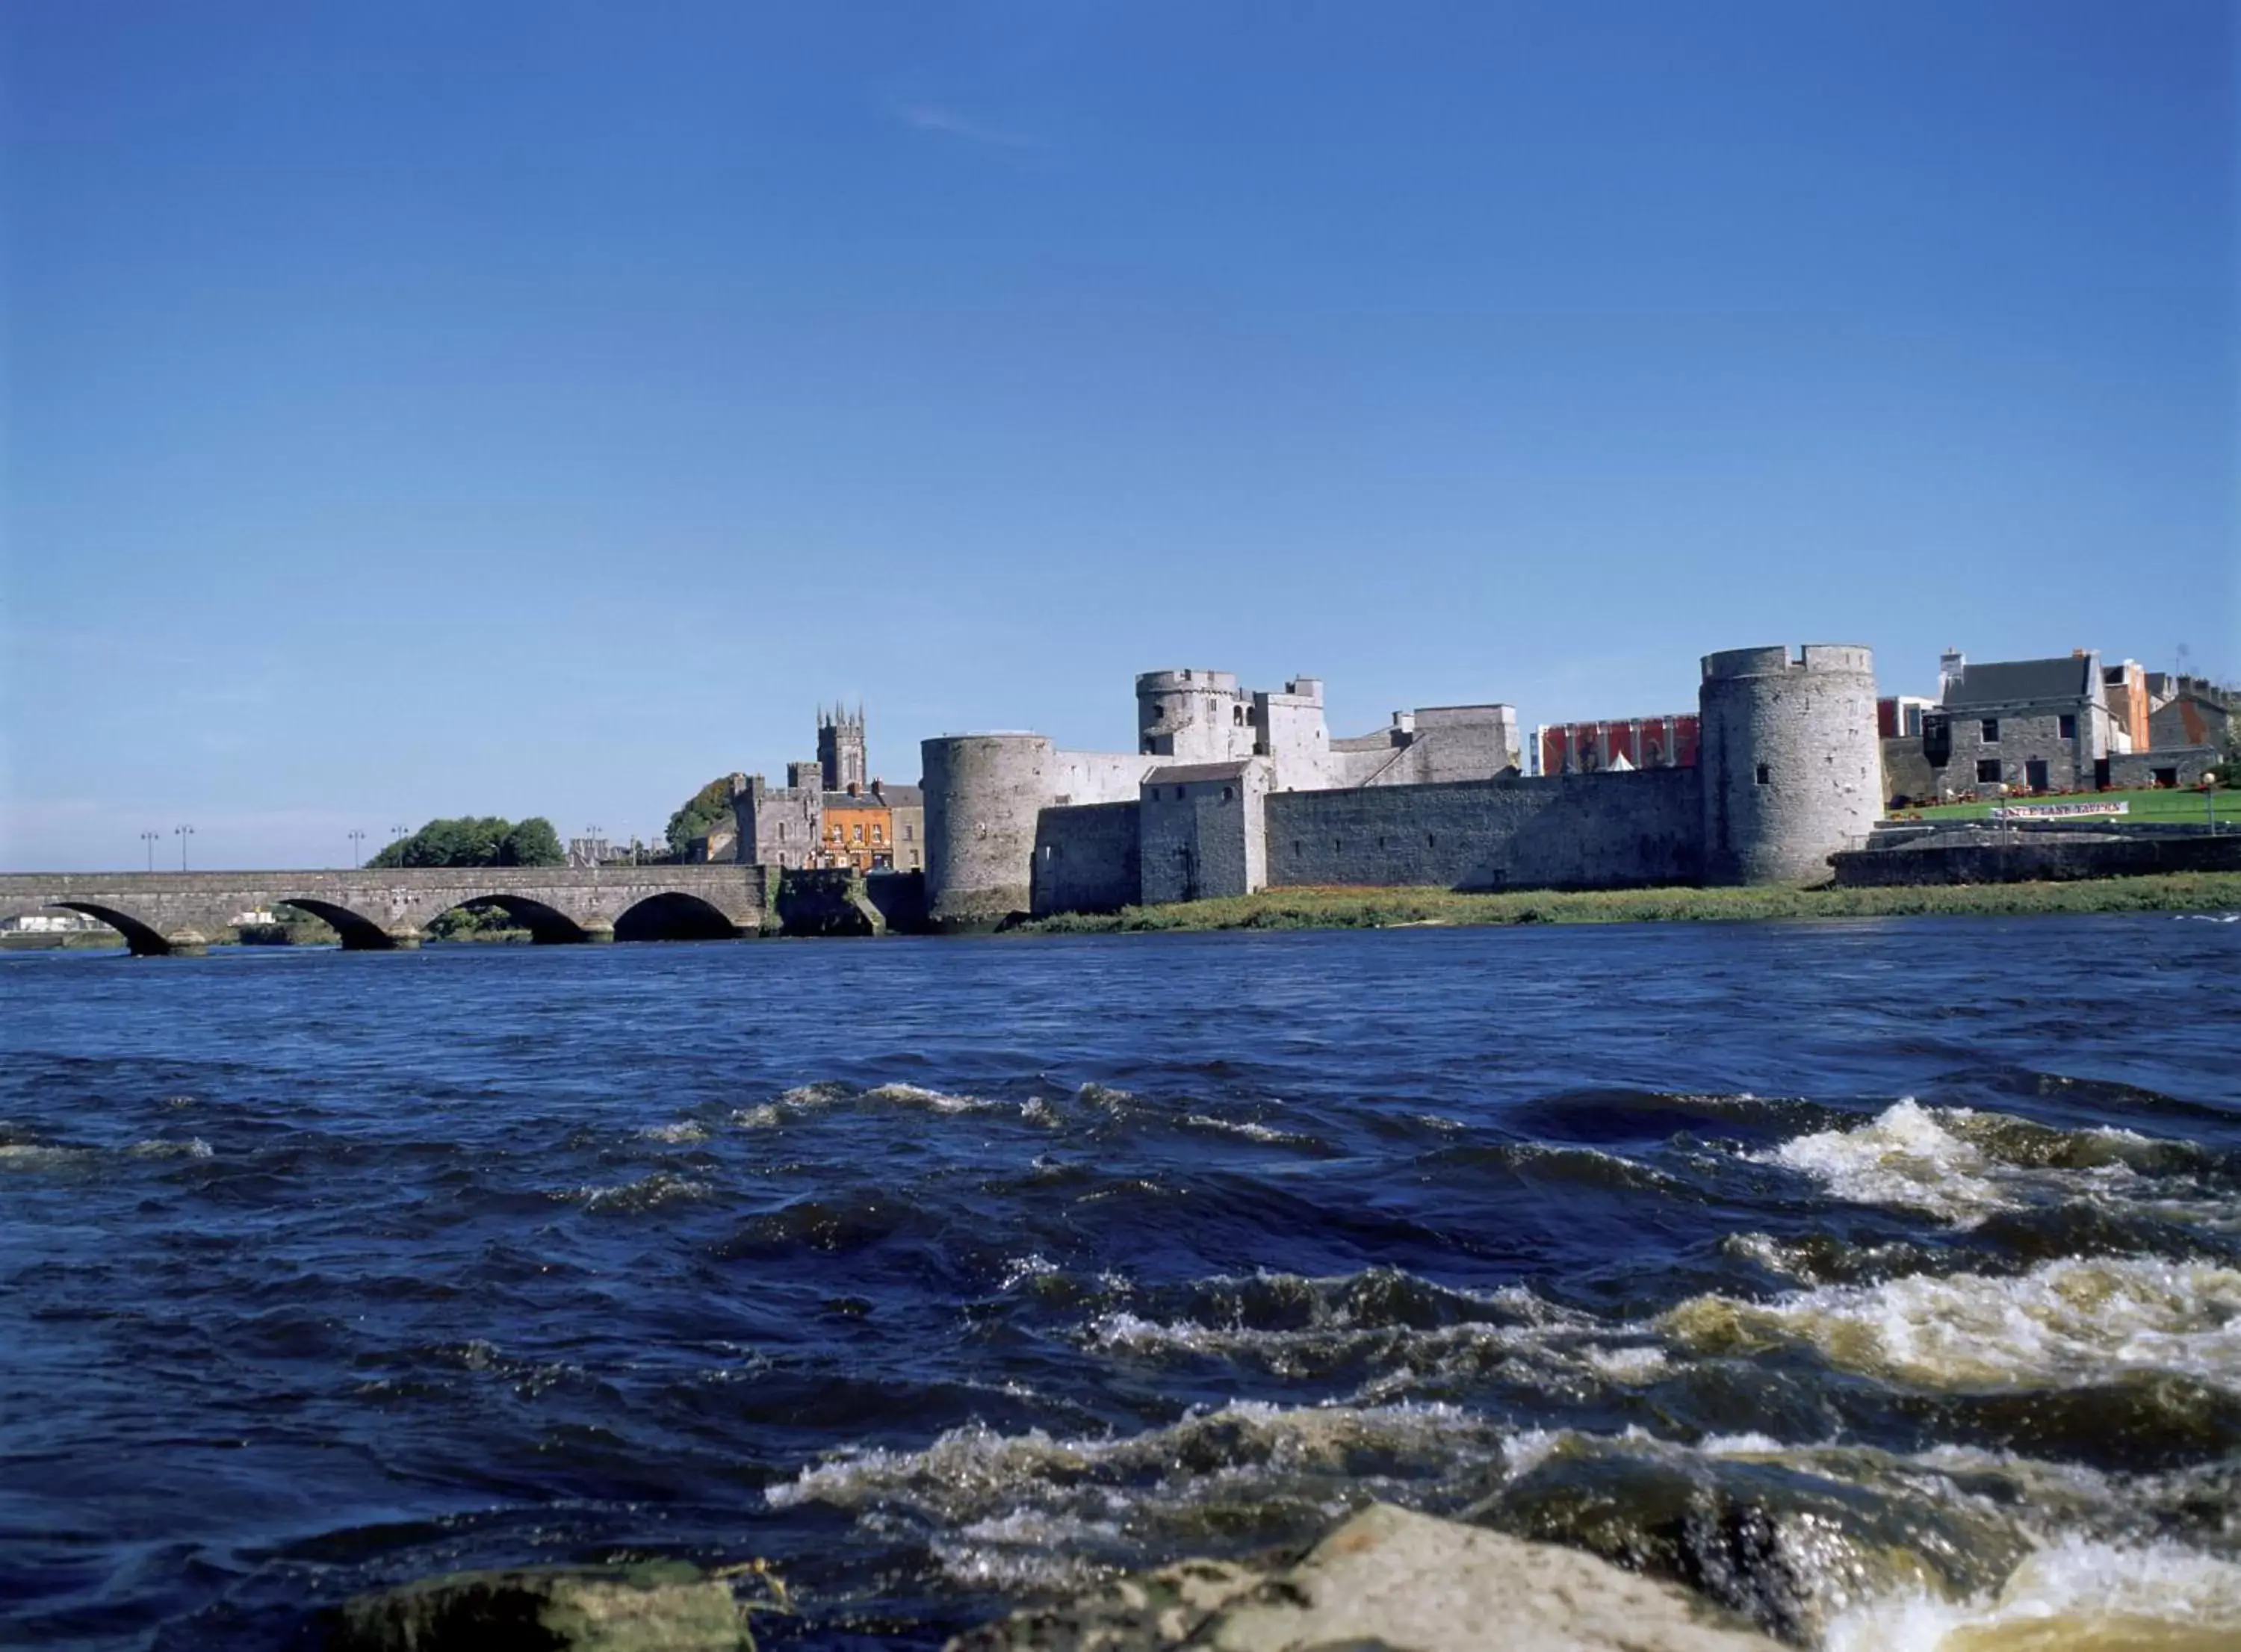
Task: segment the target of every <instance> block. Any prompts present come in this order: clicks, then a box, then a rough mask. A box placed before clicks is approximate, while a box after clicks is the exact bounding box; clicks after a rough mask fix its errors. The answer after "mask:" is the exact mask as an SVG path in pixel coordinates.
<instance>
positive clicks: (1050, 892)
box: [1028, 799, 1141, 917]
mask: <svg viewBox="0 0 2241 1652" xmlns="http://www.w3.org/2000/svg"><path fill="white" fill-rule="evenodd" d="M1137 811H1138V805H1137V804H1136V802H1135V801H1134V799H1131V800H1130V801H1128V802H1126V803H1089V804H1082V805H1079V806H1074V807H1072V808H1048V809H1045V810H1044V811H1043V812H1042V813H1041V814H1040V815H1039V816H1038V817H1037V818H1036V820H1035V855H1034V872H1033V874H1032V876H1031V877H1030V879H1029V891H1028V901H1029V904H1028V910H1029V911H1031V912H1033V913H1034V914H1035V915H1036V916H1037V917H1042V916H1044V915H1046V914H1047V913H1054V912H1117V911H1119V910H1120V909H1121V907H1123V906H1133V905H1134V904H1135V901H1136V900H1137V899H1138V892H1139V887H1140V880H1141V870H1140V863H1139V861H1138V859H1137V846H1138V844H1139V842H1140V839H1139V836H1138V826H1137Z"/></svg>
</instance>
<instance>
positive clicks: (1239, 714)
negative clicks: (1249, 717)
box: [1230, 706, 1245, 728]
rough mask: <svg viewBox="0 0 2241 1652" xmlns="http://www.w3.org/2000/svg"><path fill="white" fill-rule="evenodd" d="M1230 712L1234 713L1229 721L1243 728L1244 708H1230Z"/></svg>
mask: <svg viewBox="0 0 2241 1652" xmlns="http://www.w3.org/2000/svg"><path fill="white" fill-rule="evenodd" d="M1230 711H1231V712H1233V713H1234V715H1233V716H1232V717H1231V718H1230V721H1232V722H1233V723H1234V724H1236V725H1237V726H1238V727H1240V728H1243V727H1244V726H1245V708H1244V707H1243V706H1231V707H1230Z"/></svg>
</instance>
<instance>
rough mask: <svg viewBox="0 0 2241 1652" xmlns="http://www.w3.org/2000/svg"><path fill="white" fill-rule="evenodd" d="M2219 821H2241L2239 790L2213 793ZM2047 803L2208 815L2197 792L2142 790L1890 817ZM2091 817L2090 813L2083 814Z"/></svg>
mask: <svg viewBox="0 0 2241 1652" xmlns="http://www.w3.org/2000/svg"><path fill="white" fill-rule="evenodd" d="M2214 797H2215V801H2216V804H2217V808H2218V817H2217V818H2218V819H2220V820H2241V792H2226V791H2220V792H2218V793H2215V794H2214ZM2050 803H2129V804H2131V808H2130V809H2129V810H2127V811H2126V812H2125V813H2124V814H2122V815H2118V816H2117V817H2115V818H2116V819H2123V820H2177V821H2197V820H2207V819H2210V818H2211V817H2210V815H2209V813H2207V811H2206V810H2205V809H2204V806H2203V800H2202V793H2199V792H2174V791H2142V792H2081V793H2077V795H2075V796H2072V797H2044V798H2035V797H2030V796H2027V795H2026V796H2018V797H2012V798H2010V799H2007V801H2006V803H2005V804H1993V803H1941V804H1939V805H1937V806H1935V807H1933V808H1923V809H1901V810H1898V811H1896V813H1893V815H1892V816H1891V818H1892V819H1908V820H1911V819H1923V820H1981V819H1983V818H1984V817H1985V816H1986V815H1988V814H1990V813H1991V812H1992V810H1994V809H1995V808H2001V807H2007V808H2018V807H2026V808H2027V807H2029V806H2031V805H2033V804H2050ZM2086 818H2087V819H2090V818H2091V817H2090V816H2088V817H2086Z"/></svg>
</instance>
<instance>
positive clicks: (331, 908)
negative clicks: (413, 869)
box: [274, 895, 397, 953]
mask: <svg viewBox="0 0 2241 1652" xmlns="http://www.w3.org/2000/svg"><path fill="white" fill-rule="evenodd" d="M274 904H275V905H277V906H293V907H295V908H296V909H297V910H298V911H299V912H308V913H311V916H312V917H314V918H317V919H318V920H319V921H320V922H322V923H324V924H325V925H326V926H328V927H329V928H330V929H332V930H333V931H334V932H335V937H336V939H337V940H338V941H339V942H340V943H341V945H342V949H343V950H344V951H345V952H346V953H378V952H387V951H389V950H390V949H391V948H392V947H394V946H396V945H397V941H396V940H395V938H394V937H392V936H391V934H390V933H389V932H388V931H387V930H385V929H384V928H383V927H382V926H380V925H379V924H378V923H376V922H375V921H374V920H372V919H371V918H369V917H367V916H366V915H365V913H358V912H352V911H351V909H350V908H349V907H348V906H338V905H336V904H335V903H334V902H333V901H331V900H313V899H311V897H310V896H308V895H280V896H277V897H275V900H274Z"/></svg>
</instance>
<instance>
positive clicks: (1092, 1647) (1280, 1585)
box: [949, 1504, 1778, 1652]
mask: <svg viewBox="0 0 2241 1652" xmlns="http://www.w3.org/2000/svg"><path fill="white" fill-rule="evenodd" d="M1489 1646H1498V1647H1501V1648H1502V1649H1503V1652H1778V1649H1777V1648H1776V1643H1775V1642H1772V1641H1769V1640H1768V1639H1767V1638H1766V1637H1765V1636H1763V1635H1759V1634H1758V1633H1756V1631H1755V1630H1752V1629H1749V1628H1748V1627H1744V1626H1742V1625H1741V1622H1740V1620H1738V1619H1736V1618H1732V1617H1730V1616H1729V1615H1727V1614H1725V1613H1724V1612H1722V1611H1721V1610H1719V1609H1717V1608H1716V1607H1713V1606H1711V1605H1709V1604H1708V1603H1706V1602H1703V1601H1702V1600H1700V1599H1698V1598H1697V1597H1696V1596H1695V1595H1690V1594H1689V1593H1688V1592H1687V1591H1686V1590H1683V1589H1681V1588H1676V1587H1675V1586H1674V1585H1672V1584H1669V1583H1660V1582H1654V1581H1652V1580H1651V1579H1649V1578H1646V1577H1642V1576H1638V1575H1636V1574H1635V1573H1632V1572H1629V1571H1622V1570H1621V1569H1620V1568H1618V1567H1616V1566H1614V1565H1612V1564H1611V1563H1610V1562H1608V1561H1604V1560H1598V1559H1597V1558H1595V1556H1594V1555H1582V1554H1581V1553H1579V1552H1578V1551H1577V1550H1575V1549H1569V1548H1557V1547H1556V1546H1555V1545H1554V1544H1549V1543H1531V1542H1524V1541H1523V1540H1522V1539H1519V1538H1515V1537H1509V1536H1505V1535H1502V1533H1500V1532H1492V1531H1486V1530H1483V1529H1482V1528H1479V1527H1476V1526H1463V1525H1458V1524H1456V1523H1455V1522H1453V1521H1446V1520H1435V1519H1433V1518H1432V1517H1431V1516H1429V1515H1415V1514H1411V1513H1409V1512H1408V1510H1406V1509H1403V1508H1393V1507H1391V1506H1389V1505H1387V1504H1377V1505H1375V1506H1373V1507H1371V1508H1366V1509H1364V1510H1362V1511H1361V1513H1360V1514H1358V1515H1355V1516H1354V1517H1353V1518H1352V1519H1350V1520H1348V1522H1346V1523H1345V1524H1344V1525H1341V1526H1340V1527H1339V1528H1337V1529H1335V1531H1333V1532H1331V1533H1330V1535H1328V1536H1326V1537H1325V1538H1324V1539H1323V1540H1322V1542H1320V1543H1318V1544H1316V1545H1315V1547H1314V1548H1313V1549H1312V1550H1310V1551H1309V1552H1308V1555H1307V1556H1306V1558H1305V1559H1303V1560H1301V1562H1299V1563H1298V1564H1297V1565H1295V1566H1291V1567H1288V1568H1277V1569H1274V1570H1262V1571H1256V1570H1254V1569H1253V1568H1248V1567H1242V1566H1234V1565H1228V1564H1225V1563H1217V1562H1205V1561H1187V1562H1184V1563H1182V1564H1181V1565H1180V1566H1171V1567H1167V1568H1165V1569H1163V1570H1161V1571H1157V1572H1152V1573H1147V1574H1146V1575H1143V1576H1141V1577H1137V1578H1130V1579H1127V1580H1125V1581H1123V1582H1120V1583H1118V1584H1115V1585H1114V1586H1113V1587H1112V1588H1108V1589H1107V1590H1106V1591H1104V1592H1103V1593H1101V1594H1099V1595H1094V1596H1091V1597H1089V1598H1087V1599H1085V1600H1081V1601H1078V1602H1073V1603H1071V1604H1068V1605H1066V1606H1062V1607H1056V1608H1047V1609H1038V1610H1032V1611H1027V1612H1021V1613H1019V1614H1017V1615H1014V1616H1013V1617H1010V1618H1007V1619H1006V1620H1005V1621H1004V1622H1000V1623H992V1624H989V1625H987V1626H986V1627H985V1628H982V1629H976V1630H974V1631H973V1633H971V1634H969V1635H962V1636H960V1637H959V1638H958V1639H957V1640H955V1641H953V1642H950V1649H949V1652H1026V1649H1028V1648H1037V1649H1049V1652H1153V1649H1167V1648H1186V1647H1187V1648H1198V1649H1206V1652H1290V1649H1307V1648H1333V1647H1347V1648H1370V1647H1375V1648H1378V1649H1381V1652H1465V1649H1474V1652H1475V1649H1482V1648H1485V1647H1489Z"/></svg>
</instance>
